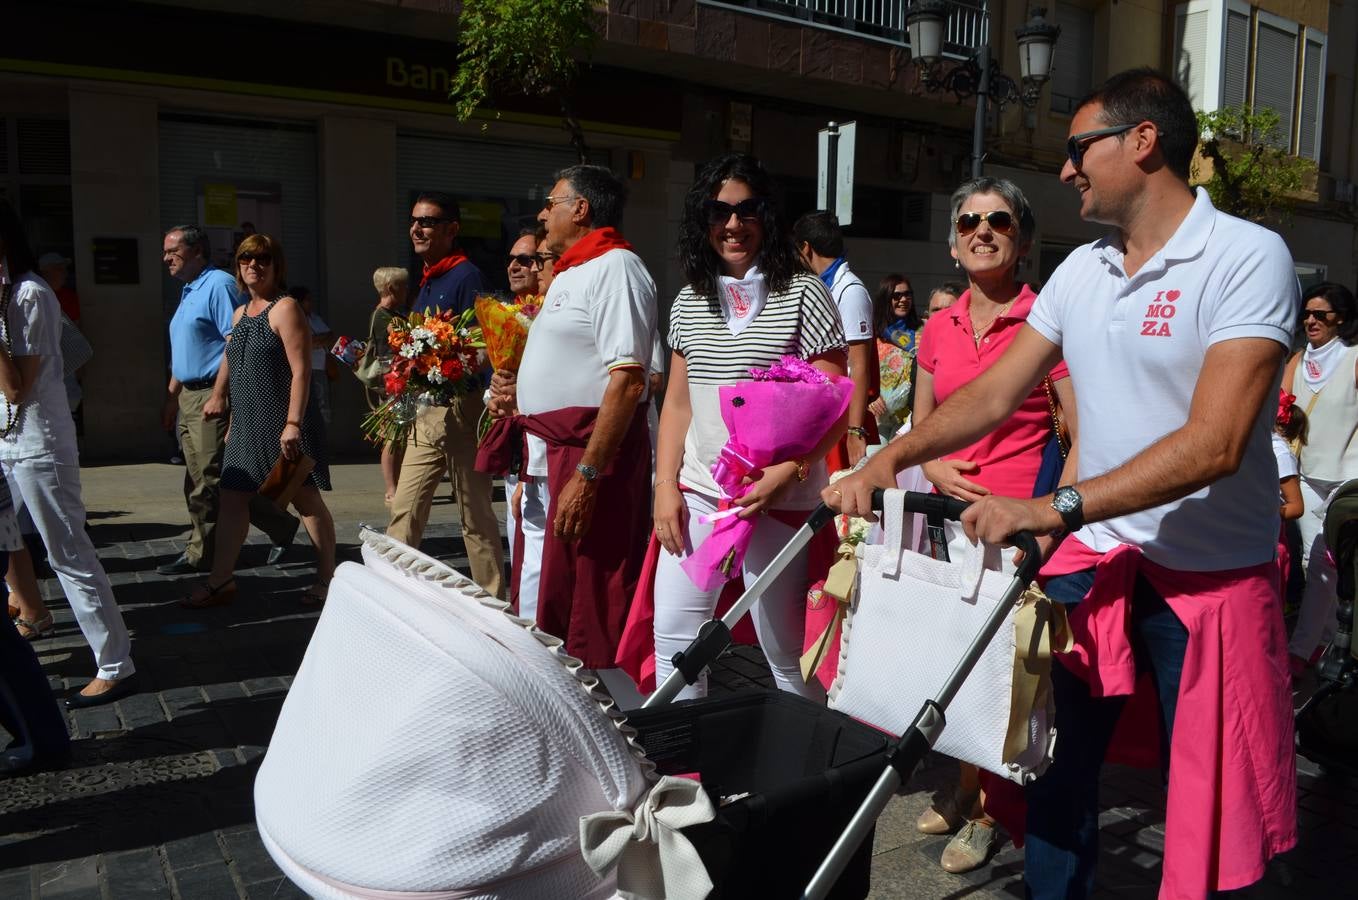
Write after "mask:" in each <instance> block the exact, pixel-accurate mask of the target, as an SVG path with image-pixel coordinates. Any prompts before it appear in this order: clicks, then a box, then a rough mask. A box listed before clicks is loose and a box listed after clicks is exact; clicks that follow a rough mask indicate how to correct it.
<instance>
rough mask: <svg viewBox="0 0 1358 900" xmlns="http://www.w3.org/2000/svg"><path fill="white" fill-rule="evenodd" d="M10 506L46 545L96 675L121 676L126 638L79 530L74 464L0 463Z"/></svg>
mask: <svg viewBox="0 0 1358 900" xmlns="http://www.w3.org/2000/svg"><path fill="white" fill-rule="evenodd" d="M0 466H3V469H4V473H5V478H6V479H8V481H9V489H10V492H11V493H13V494H14V508H15V510H16V511H17V510H19V509H21V508H22V509H26V510H28V514H29V515H30V516H31V517H32V519H33V524H34V525H35V526H36V527H37V529H38V534H39V535H40V536H41V537H42V542H43V544H44V545H46V547H47V561H48V563H50V564H51V566H52V571H53V572H56V574H57V580H58V581H59V582H60V583H61V590H62V591H63V592H64V593H65V594H66V600H67V602H68V603H70V604H71V612H73V613H74V614H75V620H76V622H77V623H78V624H79V625H80V630H81V631H82V632H83V633H84V635H85V641H86V642H87V643H88V644H89V645H90V649H91V650H93V651H94V661H95V663H96V664H97V665H98V666H99V676H98V677H100V678H108V679H118V678H126V677H127V676H129V675H131V674H132V673H133V672H135V671H136V667H135V666H133V665H132V656H131V654H132V639H131V638H130V637H129V636H128V633H127V626H126V625H125V624H124V623H123V616H122V613H120V612H119V611H118V602H117V600H115V599H114V597H113V587H112V585H110V584H109V581H108V576H107V575H105V574H104V567H103V566H102V565H100V563H99V554H98V553H96V552H95V549H94V543H93V542H92V541H91V540H90V536H89V535H88V534H86V533H85V502H84V501H83V500H82V499H81V497H80V467H79V466H78V465H74V464H72V463H59V462H54V461H53V460H52V459H50V458H48V457H38V458H35V459H21V460H15V461H11V462H4V463H0Z"/></svg>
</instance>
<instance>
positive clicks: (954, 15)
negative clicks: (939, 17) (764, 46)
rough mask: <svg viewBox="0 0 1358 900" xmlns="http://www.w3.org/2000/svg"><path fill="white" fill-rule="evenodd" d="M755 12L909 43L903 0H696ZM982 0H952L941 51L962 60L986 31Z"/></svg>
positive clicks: (987, 23)
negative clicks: (946, 31)
mask: <svg viewBox="0 0 1358 900" xmlns="http://www.w3.org/2000/svg"><path fill="white" fill-rule="evenodd" d="M699 2H700V3H704V4H706V5H708V6H720V7H726V8H731V9H738V10H741V11H742V12H746V13H751V14H753V15H757V16H770V17H772V18H775V19H789V20H792V21H794V22H799V23H801V24H803V25H806V26H808V27H811V28H823V29H825V30H827V31H841V32H844V33H846V34H853V35H857V36H858V37H861V38H866V39H868V40H873V41H882V42H883V43H888V44H892V45H895V46H909V43H910V41H909V38H908V37H907V35H906V31H905V13H906V8H907V6H908V5H909V4H908V3H907V2H906V0H699ZM985 2H986V0H952V2H951V3H950V4H949V5H950V6H951V7H952V10H951V12H950V13H949V15H948V33H947V37H946V39H945V41H944V44H943V55H944V56H946V57H949V58H952V59H965V58H967V57H968V56H971V54H972V51H973V50H974V49H975V48H976V47H978V46H980V44H981V42H982V41H985V40H987V39H988V38H989V35H990V17H989V16H988V15H987V14H986V9H985Z"/></svg>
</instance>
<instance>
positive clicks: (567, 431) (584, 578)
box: [477, 403, 651, 668]
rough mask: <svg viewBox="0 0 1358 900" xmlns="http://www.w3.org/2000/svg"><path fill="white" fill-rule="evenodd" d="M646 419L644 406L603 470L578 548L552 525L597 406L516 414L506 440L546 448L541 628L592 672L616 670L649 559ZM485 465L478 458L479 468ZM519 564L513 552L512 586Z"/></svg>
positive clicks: (577, 543) (586, 440)
mask: <svg viewBox="0 0 1358 900" xmlns="http://www.w3.org/2000/svg"><path fill="white" fill-rule="evenodd" d="M646 413H647V408H646V404H644V403H643V404H640V405H638V406H637V409H636V413H635V414H634V415H633V417H632V422H631V424H630V425H629V426H628V428H627V431H626V433H625V434H624V435H623V439H622V443H621V444H620V445H619V446H618V452H617V454H616V455H614V457H613V461H612V462H611V463H610V464H609V465H608V466H607V467H605V468H604V469H602V470H601V471H600V473H599V479H598V481H597V482H596V484H597V485H598V488H597V492H596V497H595V503H594V516H593V518H592V519H591V521H590V525H589V528H588V530H587V531H586V533H585V536H584V537H583V538H581V539H580V540H579V541H575V542H566V541H562V540H559V539H558V538H556V537H555V536H554V535H553V527H552V523H553V522H555V521H556V514H557V499H558V497H559V496H560V494H561V491H562V490H563V489H564V488H565V486H566V485H567V484H568V483H569V482H570V480H571V479H572V478H573V477H575V475H576V469H575V467H576V465H577V464H579V462H580V460H581V458H582V457H583V456H584V453H585V446H586V445H587V444H588V443H589V438H590V435H592V434H593V433H594V423H595V420H596V419H597V418H598V415H599V410H598V408H597V407H586V406H573V407H567V408H565V409H558V410H554V411H552V412H549V413H541V414H538V415H533V416H527V415H525V416H517V417H515V418H516V419H517V422H515V423H512V424H510V425H508V426H506V428H505V429H504V431H505V432H506V436H505V437H504V438H502V439H501V441H502V442H503V443H504V444H506V445H508V446H509V447H511V448H512V447H513V446H514V444H513V443H512V441H513V437H514V434H515V432H516V431H517V432H519V433H520V436H519V438H518V441H519V445H520V446H522V436H521V432H523V431H526V432H528V433H529V434H533V435H536V436H537V437H540V438H542V440H544V441H545V442H546V443H547V491H548V503H547V533H546V535H545V537H544V540H543V546H542V569H541V575H540V576H539V579H538V627H540V628H542V629H543V630H544V631H546V632H547V633H548V634H553V635H556V636H557V637H559V638H561V639H562V640H564V641H565V642H566V651H567V652H568V653H570V654H571V655H572V656H575V657H578V658H579V659H581V660H582V661H583V662H584V664H585V665H586V666H588V667H590V668H609V667H611V666H612V665H613V657H614V655H615V654H616V653H617V648H618V641H619V639H620V638H621V636H622V628H623V623H624V622H625V621H626V618H627V609H628V606H629V605H630V602H631V599H632V595H633V594H634V593H635V592H636V586H637V579H638V577H639V576H640V574H641V565H642V562H643V561H644V559H645V555H646V541H647V539H648V537H649V536H650V530H651V508H650V486H651V436H650V426H649V425H648V423H647V420H646ZM501 421H503V420H501ZM497 424H498V423H497ZM486 443H490V441H489V440H487V442H486ZM482 449H483V450H484V449H485V445H483V447H482ZM492 452H502V451H492ZM480 463H481V455H480V454H479V453H478V458H477V468H478V469H480V468H481V465H480ZM483 471H484V470H483ZM522 565H523V560H522V554H516V555H515V558H514V570H515V571H514V574H513V577H512V581H513V583H515V584H517V583H518V581H519V575H520V569H521V567H522Z"/></svg>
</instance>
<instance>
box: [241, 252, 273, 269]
mask: <svg viewBox="0 0 1358 900" xmlns="http://www.w3.org/2000/svg"><path fill="white" fill-rule="evenodd" d="M238 258H239V259H240V263H241V265H245V264H246V263H251V262H254V263H259V264H260V266H271V265H273V256H272V255H271V254H269V253H242V254H241V255H240V256H239V257H238Z"/></svg>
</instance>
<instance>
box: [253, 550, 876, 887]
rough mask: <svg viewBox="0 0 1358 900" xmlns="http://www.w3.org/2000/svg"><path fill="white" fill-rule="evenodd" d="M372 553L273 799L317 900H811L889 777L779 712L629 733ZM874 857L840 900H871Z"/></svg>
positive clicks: (340, 596) (430, 567) (499, 620)
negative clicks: (797, 898) (818, 859)
mask: <svg viewBox="0 0 1358 900" xmlns="http://www.w3.org/2000/svg"><path fill="white" fill-rule="evenodd" d="M361 537H362V541H363V546H362V556H363V564H362V565H359V564H356V563H352V562H348V563H344V564H343V565H341V566H340V567H339V569H338V570H337V571H336V574H335V578H334V580H333V582H332V585H331V590H330V594H329V597H328V600H327V603H326V607H325V610H324V613H323V614H322V616H321V619H320V622H319V623H318V625H317V628H316V632H315V634H314V635H313V637H312V640H311V642H310V644H309V646H308V647H307V652H306V657H305V658H304V660H303V662H302V665H301V667H300V669H299V670H298V673H297V675H296V677H295V679H294V682H293V686H292V689H291V690H290V691H289V693H288V697H287V700H286V701H285V703H284V706H283V709H282V711H281V713H280V715H279V720H278V724H277V726H276V728H275V730H274V734H273V737H272V739H271V740H270V744H269V749H268V753H267V754H266V756H265V758H264V761H263V763H262V764H261V767H260V771H259V774H258V775H257V777H256V780H255V811H256V819H257V824H258V827H259V833H260V837H261V839H262V841H263V843H264V845H265V847H266V849H267V850H268V852H269V853H270V855H271V856H272V857H273V858H274V860H275V861H276V862H277V864H278V865H279V867H280V868H281V869H282V870H283V872H284V873H285V874H286V875H287V876H288V878H289V879H290V880H292V881H293V882H294V883H295V884H297V885H298V886H299V887H301V888H302V889H303V890H305V891H306V892H307V893H308V894H309V895H311V896H314V897H322V898H335V900H339V898H345V900H350V898H365V900H377V898H383V900H390V898H394V897H400V898H403V900H416V898H419V897H431V898H435V897H439V898H442V897H453V896H456V897H459V898H464V900H472V898H476V900H519V898H522V900H539V898H541V900H547V898H550V900H557V898H571V900H584V898H588V900H595V898H597V900H605V898H611V897H615V896H617V895H618V894H619V893H621V894H622V895H624V896H628V897H638V898H654V900H701V898H705V897H729V898H736V897H741V898H743V897H750V896H767V897H779V896H793V895H795V894H796V893H798V892H800V889H801V884H797V885H796V888H795V890H793V889H787V888H785V886H784V885H783V881H791V880H796V879H791V878H790V877H789V876H787V875H785V874H782V872H781V870H783V869H785V868H787V866H786V865H785V862H786V860H787V859H788V855H789V854H792V855H793V858H796V855H798V854H802V853H804V852H814V853H816V854H823V853H824V851H825V849H826V848H828V846H829V843H830V842H831V841H833V839H834V837H835V834H837V831H831V830H829V829H832V828H837V827H838V824H839V823H840V822H841V821H842V820H847V819H848V818H849V817H850V816H851V815H852V814H853V811H854V809H855V808H856V807H857V805H858V803H859V801H860V800H861V799H862V797H863V795H864V794H866V793H867V791H868V788H869V787H870V786H871V784H872V781H873V779H874V778H876V777H877V773H878V772H879V771H880V769H881V765H882V762H881V761H882V759H883V757H884V755H885V754H886V752H887V749H888V742H887V740H886V738H885V737H884V736H883V735H881V734H880V733H879V732H876V731H875V730H873V729H871V728H869V727H868V726H865V725H862V724H860V723H858V722H854V721H853V720H851V719H848V718H847V717H845V716H842V715H840V714H838V713H835V712H834V711H832V710H828V709H824V708H823V707H818V706H816V705H815V704H805V705H803V703H802V702H801V701H800V698H795V697H787V696H784V695H779V694H777V693H776V692H765V693H757V694H754V695H748V696H736V697H720V698H713V699H711V700H704V701H694V702H692V703H685V704H676V705H674V706H672V707H667V708H662V709H655V710H651V711H647V712H646V713H644V714H643V713H642V712H640V711H638V712H636V713H634V714H629V715H628V717H627V719H626V720H625V719H624V716H623V714H622V713H620V712H619V711H618V710H617V709H616V707H615V706H614V704H613V701H612V698H611V697H610V696H609V695H608V694H607V693H606V692H605V691H604V690H603V688H602V687H601V686H600V685H599V683H598V682H597V681H596V680H595V679H594V678H593V676H592V674H591V673H589V672H588V671H586V670H584V669H583V668H582V667H581V665H580V663H579V661H578V660H575V659H573V658H571V657H569V656H568V655H566V654H565V652H564V651H563V648H562V644H561V641H560V640H558V639H556V638H554V637H552V636H550V635H547V634H544V633H543V632H541V631H539V630H538V629H537V628H536V626H535V625H534V623H532V622H529V621H527V620H524V619H519V618H517V617H515V616H513V615H511V614H510V613H509V612H508V610H507V606H506V604H503V603H501V602H499V601H497V600H495V599H494V598H492V597H490V596H489V595H488V594H487V593H486V592H485V591H483V590H481V589H480V588H479V587H478V586H477V585H475V584H474V583H473V582H471V581H470V580H468V579H467V578H465V577H463V576H462V575H460V574H459V573H457V572H456V571H454V570H453V569H451V568H449V567H448V566H446V565H444V564H442V563H440V562H438V561H437V560H434V559H431V558H430V557H427V556H424V555H423V554H421V553H419V552H417V551H415V550H413V549H411V548H410V547H408V546H406V545H404V544H401V543H400V542H398V541H395V540H393V539H391V538H388V537H386V536H385V535H381V534H377V533H375V532H373V531H369V530H366V529H365V530H364V531H363V532H362V534H361ZM695 776H696V777H695ZM870 857H871V847H870V846H865V847H864V848H863V850H862V851H861V852H860V853H858V854H857V855H856V856H855V857H854V859H853V865H852V866H850V868H849V872H848V874H847V875H846V876H845V877H844V878H843V879H841V880H840V885H839V886H837V887H836V890H835V893H834V894H833V896H835V897H840V898H849V897H863V896H866V894H867V886H868V885H867V882H868V873H869V869H870V865H871V858H870ZM812 864H814V860H813V861H812ZM804 865H805V864H804ZM793 871H794V872H797V871H798V870H797V869H796V868H795V867H793ZM806 877H809V869H808V870H807V872H806V875H805V876H801V875H798V878H800V880H801V881H804V880H805V878H806ZM780 879H781V880H780Z"/></svg>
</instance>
